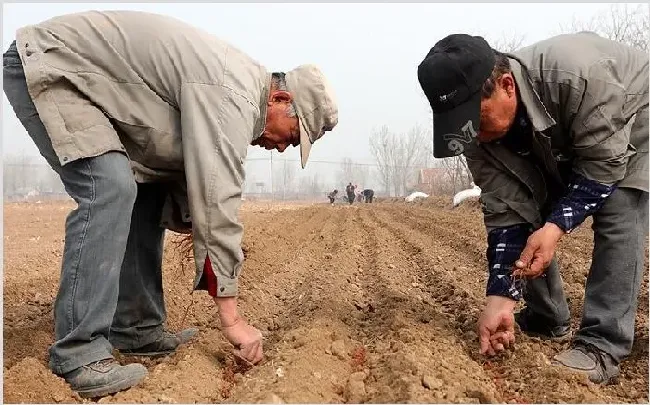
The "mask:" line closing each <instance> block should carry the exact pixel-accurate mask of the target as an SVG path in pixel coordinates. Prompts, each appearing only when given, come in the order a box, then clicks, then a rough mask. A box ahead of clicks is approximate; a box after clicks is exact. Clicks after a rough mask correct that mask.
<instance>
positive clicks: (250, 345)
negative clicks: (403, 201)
mask: <svg viewBox="0 0 650 405" xmlns="http://www.w3.org/2000/svg"><path fill="white" fill-rule="evenodd" d="M3 78H4V91H5V94H6V95H7V98H8V99H9V102H10V103H11V105H12V106H13V109H14V111H15V113H16V115H17V116H18V118H19V120H20V121H21V122H22V124H23V125H24V127H25V129H26V130H27V132H28V134H29V136H30V137H31V138H32V139H33V141H34V143H35V144H36V146H37V147H38V149H39V150H40V153H41V154H42V155H43V157H44V158H45V159H46V160H47V161H48V163H49V164H50V165H51V166H52V168H53V169H54V171H56V173H58V175H59V176H60V177H61V180H62V181H63V184H64V185H65V188H66V191H67V192H68V193H69V194H70V196H71V197H72V198H74V200H75V201H76V202H77V204H78V207H77V208H76V209H75V210H73V211H72V212H71V213H70V215H69V216H68V219H67V221H66V230H65V233H66V236H65V247H64V253H63V264H62V272H61V282H60V287H59V292H58V295H57V298H56V302H55V305H54V319H55V339H56V340H55V342H54V344H53V345H52V346H51V348H50V350H49V360H50V362H49V365H50V368H51V369H52V371H53V372H54V373H56V374H58V375H59V376H62V377H63V378H64V379H65V380H66V381H67V382H68V383H69V384H70V385H71V386H72V388H73V389H74V390H75V391H77V392H78V393H79V395H81V396H82V397H100V396H104V395H107V394H111V393H114V392H117V391H120V390H123V389H127V388H129V387H131V386H133V385H135V384H137V383H138V382H139V381H141V380H142V379H143V378H144V376H145V375H146V373H147V370H146V368H145V367H144V366H143V365H141V364H138V363H133V364H128V365H124V366H122V365H120V364H119V363H118V362H117V361H115V360H114V358H113V355H112V351H113V349H118V350H119V351H120V352H122V353H123V354H128V355H139V356H158V355H166V354H170V353H173V352H174V351H175V350H176V349H177V347H178V346H179V345H181V344H183V343H185V342H187V341H188V340H189V339H190V338H191V337H192V336H193V335H194V334H195V333H196V332H197V329H194V328H192V329H186V330H183V331H180V332H178V333H172V332H168V331H167V330H166V329H165V327H164V322H165V318H166V316H165V303H164V299H163V287H162V275H161V269H162V257H163V239H164V234H165V229H170V230H173V231H176V232H183V233H188V234H191V235H192V239H193V248H194V249H193V250H194V259H195V262H196V278H195V280H194V288H195V289H204V290H208V292H209V294H210V295H211V296H212V297H213V298H214V302H215V304H216V305H217V306H218V308H219V311H218V312H219V317H220V320H221V330H222V332H223V334H224V336H225V337H226V339H228V341H229V342H231V343H232V344H233V345H234V346H235V349H236V350H235V354H236V355H237V356H238V357H239V358H240V359H243V360H245V361H248V362H250V363H257V362H259V361H260V360H261V359H262V356H263V352H262V335H261V333H260V332H259V331H258V330H257V329H255V328H254V327H253V326H251V325H249V324H248V323H247V322H246V321H245V320H244V319H243V318H242V317H241V315H240V314H239V312H238V309H237V307H238V305H237V294H238V279H239V274H240V271H241V268H242V262H243V259H244V256H243V253H242V249H241V238H242V225H241V223H240V222H239V220H238V218H237V211H238V209H239V206H240V204H241V195H242V183H243V181H244V177H245V173H244V166H245V165H244V163H245V158H246V152H247V149H248V146H249V145H251V144H252V145H258V146H261V147H264V148H266V149H269V150H270V149H277V150H278V151H280V152H283V151H284V150H285V149H286V148H287V147H289V146H290V145H293V146H298V145H300V152H301V157H302V166H303V167H304V166H305V164H306V162H307V157H308V155H309V151H310V149H311V147H312V144H313V143H314V142H315V141H316V140H318V139H319V138H321V137H322V136H323V135H324V134H325V132H326V131H330V130H332V129H333V128H334V126H335V125H336V124H337V121H338V118H337V106H336V104H335V102H334V99H333V95H332V91H331V89H330V87H329V85H328V84H327V81H326V80H325V77H324V76H323V74H322V73H321V72H320V70H318V69H317V68H316V67H314V66H312V65H303V66H299V67H297V68H295V69H293V70H291V71H288V72H286V73H282V72H278V73H271V72H268V71H267V70H266V69H265V68H264V66H262V65H260V64H259V63H258V62H256V61H255V60H253V59H251V58H250V57H249V56H248V55H246V54H245V53H243V52H242V51H240V50H238V49H237V48H235V47H233V46H232V45H230V44H228V43H226V42H224V41H222V40H220V39H218V38H216V37H214V36H212V35H210V34H208V33H207V32H205V31H202V30H200V29H197V28H195V27H192V26H190V25H188V24H186V23H184V22H182V21H180V20H176V19H174V18H171V17H166V16H161V15H155V14H148V13H143V12H134V11H101V12H97V11H90V12H84V13H79V14H71V15H64V16H60V17H55V18H52V19H50V20H47V21H44V22H42V23H40V24H36V25H30V26H27V27H24V28H21V29H19V30H18V32H17V34H16V41H14V42H13V43H12V44H11V45H10V47H9V49H8V50H7V52H6V53H5V54H4V57H3Z"/></svg>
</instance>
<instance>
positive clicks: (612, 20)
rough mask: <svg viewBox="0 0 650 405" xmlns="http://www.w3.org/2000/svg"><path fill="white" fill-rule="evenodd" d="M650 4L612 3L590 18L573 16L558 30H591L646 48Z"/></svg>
mask: <svg viewBox="0 0 650 405" xmlns="http://www.w3.org/2000/svg"><path fill="white" fill-rule="evenodd" d="M649 13H650V6H649V5H648V4H637V5H634V6H633V5H630V4H612V5H611V6H610V7H609V8H608V9H607V10H603V11H601V12H600V13H598V14H596V15H595V16H594V17H592V18H591V19H590V20H580V19H578V18H576V17H575V16H574V17H573V20H572V21H571V23H570V24H568V25H561V26H560V31H561V32H565V33H569V32H579V31H593V32H595V33H597V34H599V35H602V36H604V37H605V38H608V39H611V40H612V41H617V42H622V43H624V44H627V45H630V46H633V47H636V48H639V49H641V50H644V51H647V50H648V32H649V30H650V15H649Z"/></svg>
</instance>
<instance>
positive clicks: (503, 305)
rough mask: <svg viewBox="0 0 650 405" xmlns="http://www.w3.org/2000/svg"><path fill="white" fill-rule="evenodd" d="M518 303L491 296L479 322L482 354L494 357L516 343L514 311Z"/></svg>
mask: <svg viewBox="0 0 650 405" xmlns="http://www.w3.org/2000/svg"><path fill="white" fill-rule="evenodd" d="M515 304H516V301H514V300H511V299H510V298H506V297H499V296H489V297H487V303H486V306H485V309H484V310H483V313H482V314H481V316H480V317H479V320H478V336H479V344H480V345H481V349H480V353H481V354H487V355H488V356H494V355H495V354H497V353H499V352H501V351H503V350H505V349H507V348H508V347H510V345H512V344H514V343H515V318H514V309H515Z"/></svg>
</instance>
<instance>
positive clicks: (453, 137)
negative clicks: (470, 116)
mask: <svg viewBox="0 0 650 405" xmlns="http://www.w3.org/2000/svg"><path fill="white" fill-rule="evenodd" d="M460 132H461V133H460V134H445V135H443V136H442V139H444V140H446V141H449V142H448V143H447V148H449V150H450V151H452V152H454V153H455V154H457V155H459V154H461V153H463V151H464V150H465V146H464V145H463V144H469V143H470V142H472V139H474V138H476V135H478V134H477V133H476V131H475V130H474V126H473V125H472V120H469V121H467V123H466V124H465V125H463V126H462V127H461V128H460Z"/></svg>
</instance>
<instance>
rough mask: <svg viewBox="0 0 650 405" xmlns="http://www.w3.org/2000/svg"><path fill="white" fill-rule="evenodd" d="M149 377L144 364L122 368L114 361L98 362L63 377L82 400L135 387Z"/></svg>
mask: <svg viewBox="0 0 650 405" xmlns="http://www.w3.org/2000/svg"><path fill="white" fill-rule="evenodd" d="M146 375H147V369H146V368H145V366H143V365H142V364H137V363H135V364H129V365H126V366H121V365H120V364H119V363H117V362H116V361H115V360H113V359H106V360H100V361H96V362H94V363H91V364H87V365H85V366H82V367H79V368H77V369H75V370H72V371H70V372H69V373H66V374H64V375H63V378H65V380H66V381H67V382H68V384H70V386H71V387H72V389H73V390H74V391H76V392H77V393H78V394H79V396H81V397H82V398H97V397H103V396H106V395H109V394H114V393H116V392H119V391H123V390H126V389H128V388H131V387H133V386H134V385H136V384H137V383H139V382H140V381H142V379H144V377H145V376H146Z"/></svg>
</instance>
